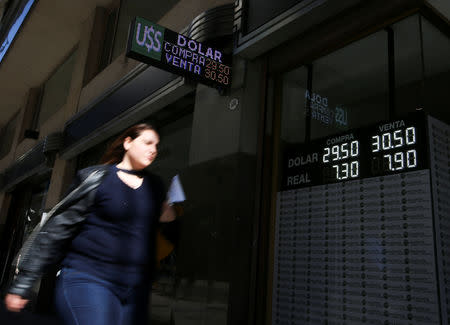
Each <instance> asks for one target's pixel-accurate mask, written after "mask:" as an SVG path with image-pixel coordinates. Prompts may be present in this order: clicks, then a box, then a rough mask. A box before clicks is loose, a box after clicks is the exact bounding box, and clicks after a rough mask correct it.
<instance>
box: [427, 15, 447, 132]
mask: <svg viewBox="0 0 450 325" xmlns="http://www.w3.org/2000/svg"><path fill="white" fill-rule="evenodd" d="M422 33H423V56H424V70H425V71H424V75H425V81H424V87H425V89H424V96H425V100H424V109H425V111H426V112H429V113H430V114H431V115H433V116H435V117H436V118H438V119H441V120H443V121H446V122H447V123H450V112H449V109H448V102H449V99H450V96H449V91H448V89H449V85H450V60H449V58H450V37H449V36H448V35H444V34H443V33H442V32H441V31H439V30H438V29H437V28H436V27H434V26H433V25H432V24H430V23H429V22H428V21H427V20H425V19H422Z"/></svg>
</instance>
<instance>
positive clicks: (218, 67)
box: [126, 17, 231, 89]
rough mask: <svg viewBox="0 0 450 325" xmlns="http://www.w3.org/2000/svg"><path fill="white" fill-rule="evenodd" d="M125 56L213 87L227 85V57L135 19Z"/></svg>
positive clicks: (228, 58) (229, 82)
mask: <svg viewBox="0 0 450 325" xmlns="http://www.w3.org/2000/svg"><path fill="white" fill-rule="evenodd" d="M126 56H127V57H130V58H133V59H136V60H138V61H142V62H144V63H147V64H151V65H153V66H156V67H158V68H161V69H164V70H167V71H170V72H173V73H175V74H179V75H184V76H187V77H189V78H191V79H193V80H196V81H198V82H201V83H203V84H206V85H209V86H213V87H216V88H222V89H224V88H228V87H230V85H231V56H230V55H227V54H225V53H224V52H223V51H221V50H219V49H216V48H213V47H210V46H207V45H205V44H204V43H201V42H198V41H196V40H193V39H190V38H188V37H186V36H184V35H182V34H178V33H176V32H174V31H172V30H170V29H167V28H164V27H162V26H160V25H158V24H155V23H152V22H150V21H147V20H145V19H143V18H140V17H137V18H135V20H134V21H133V22H132V23H131V26H130V31H129V35H128V46H127V53H126Z"/></svg>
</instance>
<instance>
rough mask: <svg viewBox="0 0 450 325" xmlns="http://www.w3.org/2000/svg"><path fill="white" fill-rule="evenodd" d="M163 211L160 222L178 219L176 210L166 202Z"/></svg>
mask: <svg viewBox="0 0 450 325" xmlns="http://www.w3.org/2000/svg"><path fill="white" fill-rule="evenodd" d="M161 210H162V214H161V216H160V217H159V222H171V221H174V220H175V219H176V218H177V213H176V212H175V209H174V208H173V206H170V205H169V204H167V202H165V201H164V203H163V205H162V209H161Z"/></svg>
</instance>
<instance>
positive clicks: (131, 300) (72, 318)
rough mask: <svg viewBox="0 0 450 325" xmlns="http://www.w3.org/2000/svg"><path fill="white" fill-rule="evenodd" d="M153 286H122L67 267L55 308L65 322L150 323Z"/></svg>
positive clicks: (91, 324)
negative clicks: (148, 315)
mask: <svg viewBox="0 0 450 325" xmlns="http://www.w3.org/2000/svg"><path fill="white" fill-rule="evenodd" d="M148 296H149V286H146V285H143V286H140V287H135V288H122V287H119V286H117V285H114V284H112V283H110V282H108V281H105V280H102V279H99V278H97V277H94V276H92V275H90V274H87V273H83V272H79V271H77V270H74V269H71V268H63V269H62V270H61V273H60V275H59V276H58V278H57V281H56V288H55V307H56V311H57V313H58V314H59V316H60V318H61V320H63V322H64V324H65V325H141V324H142V325H148V324H149V323H148V320H147V318H148V317H147V311H148V303H149V300H148Z"/></svg>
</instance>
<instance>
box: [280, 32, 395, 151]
mask: <svg viewBox="0 0 450 325" xmlns="http://www.w3.org/2000/svg"><path fill="white" fill-rule="evenodd" d="M388 78H389V75H388V55H387V33H386V32H385V31H380V32H378V33H376V34H373V35H371V36H369V37H367V38H365V39H363V40H360V41H358V42H355V43H352V44H350V45H348V46H346V47H344V48H343V49H341V50H338V51H336V52H333V53H332V54H329V55H327V56H325V57H323V58H320V59H318V60H316V61H314V62H313V63H312V64H311V65H309V66H303V67H300V68H298V69H295V70H293V71H290V72H287V73H285V74H284V75H283V81H282V82H283V93H282V113H281V140H282V142H284V143H301V142H304V141H305V140H307V139H308V138H310V139H315V138H320V137H324V136H327V135H330V134H333V133H339V132H342V131H344V130H347V129H351V128H356V127H361V126H364V125H367V124H370V123H373V122H374V121H379V120H383V119H386V118H387V116H388V93H389V91H388V90H389V88H388V84H389V82H388Z"/></svg>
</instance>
